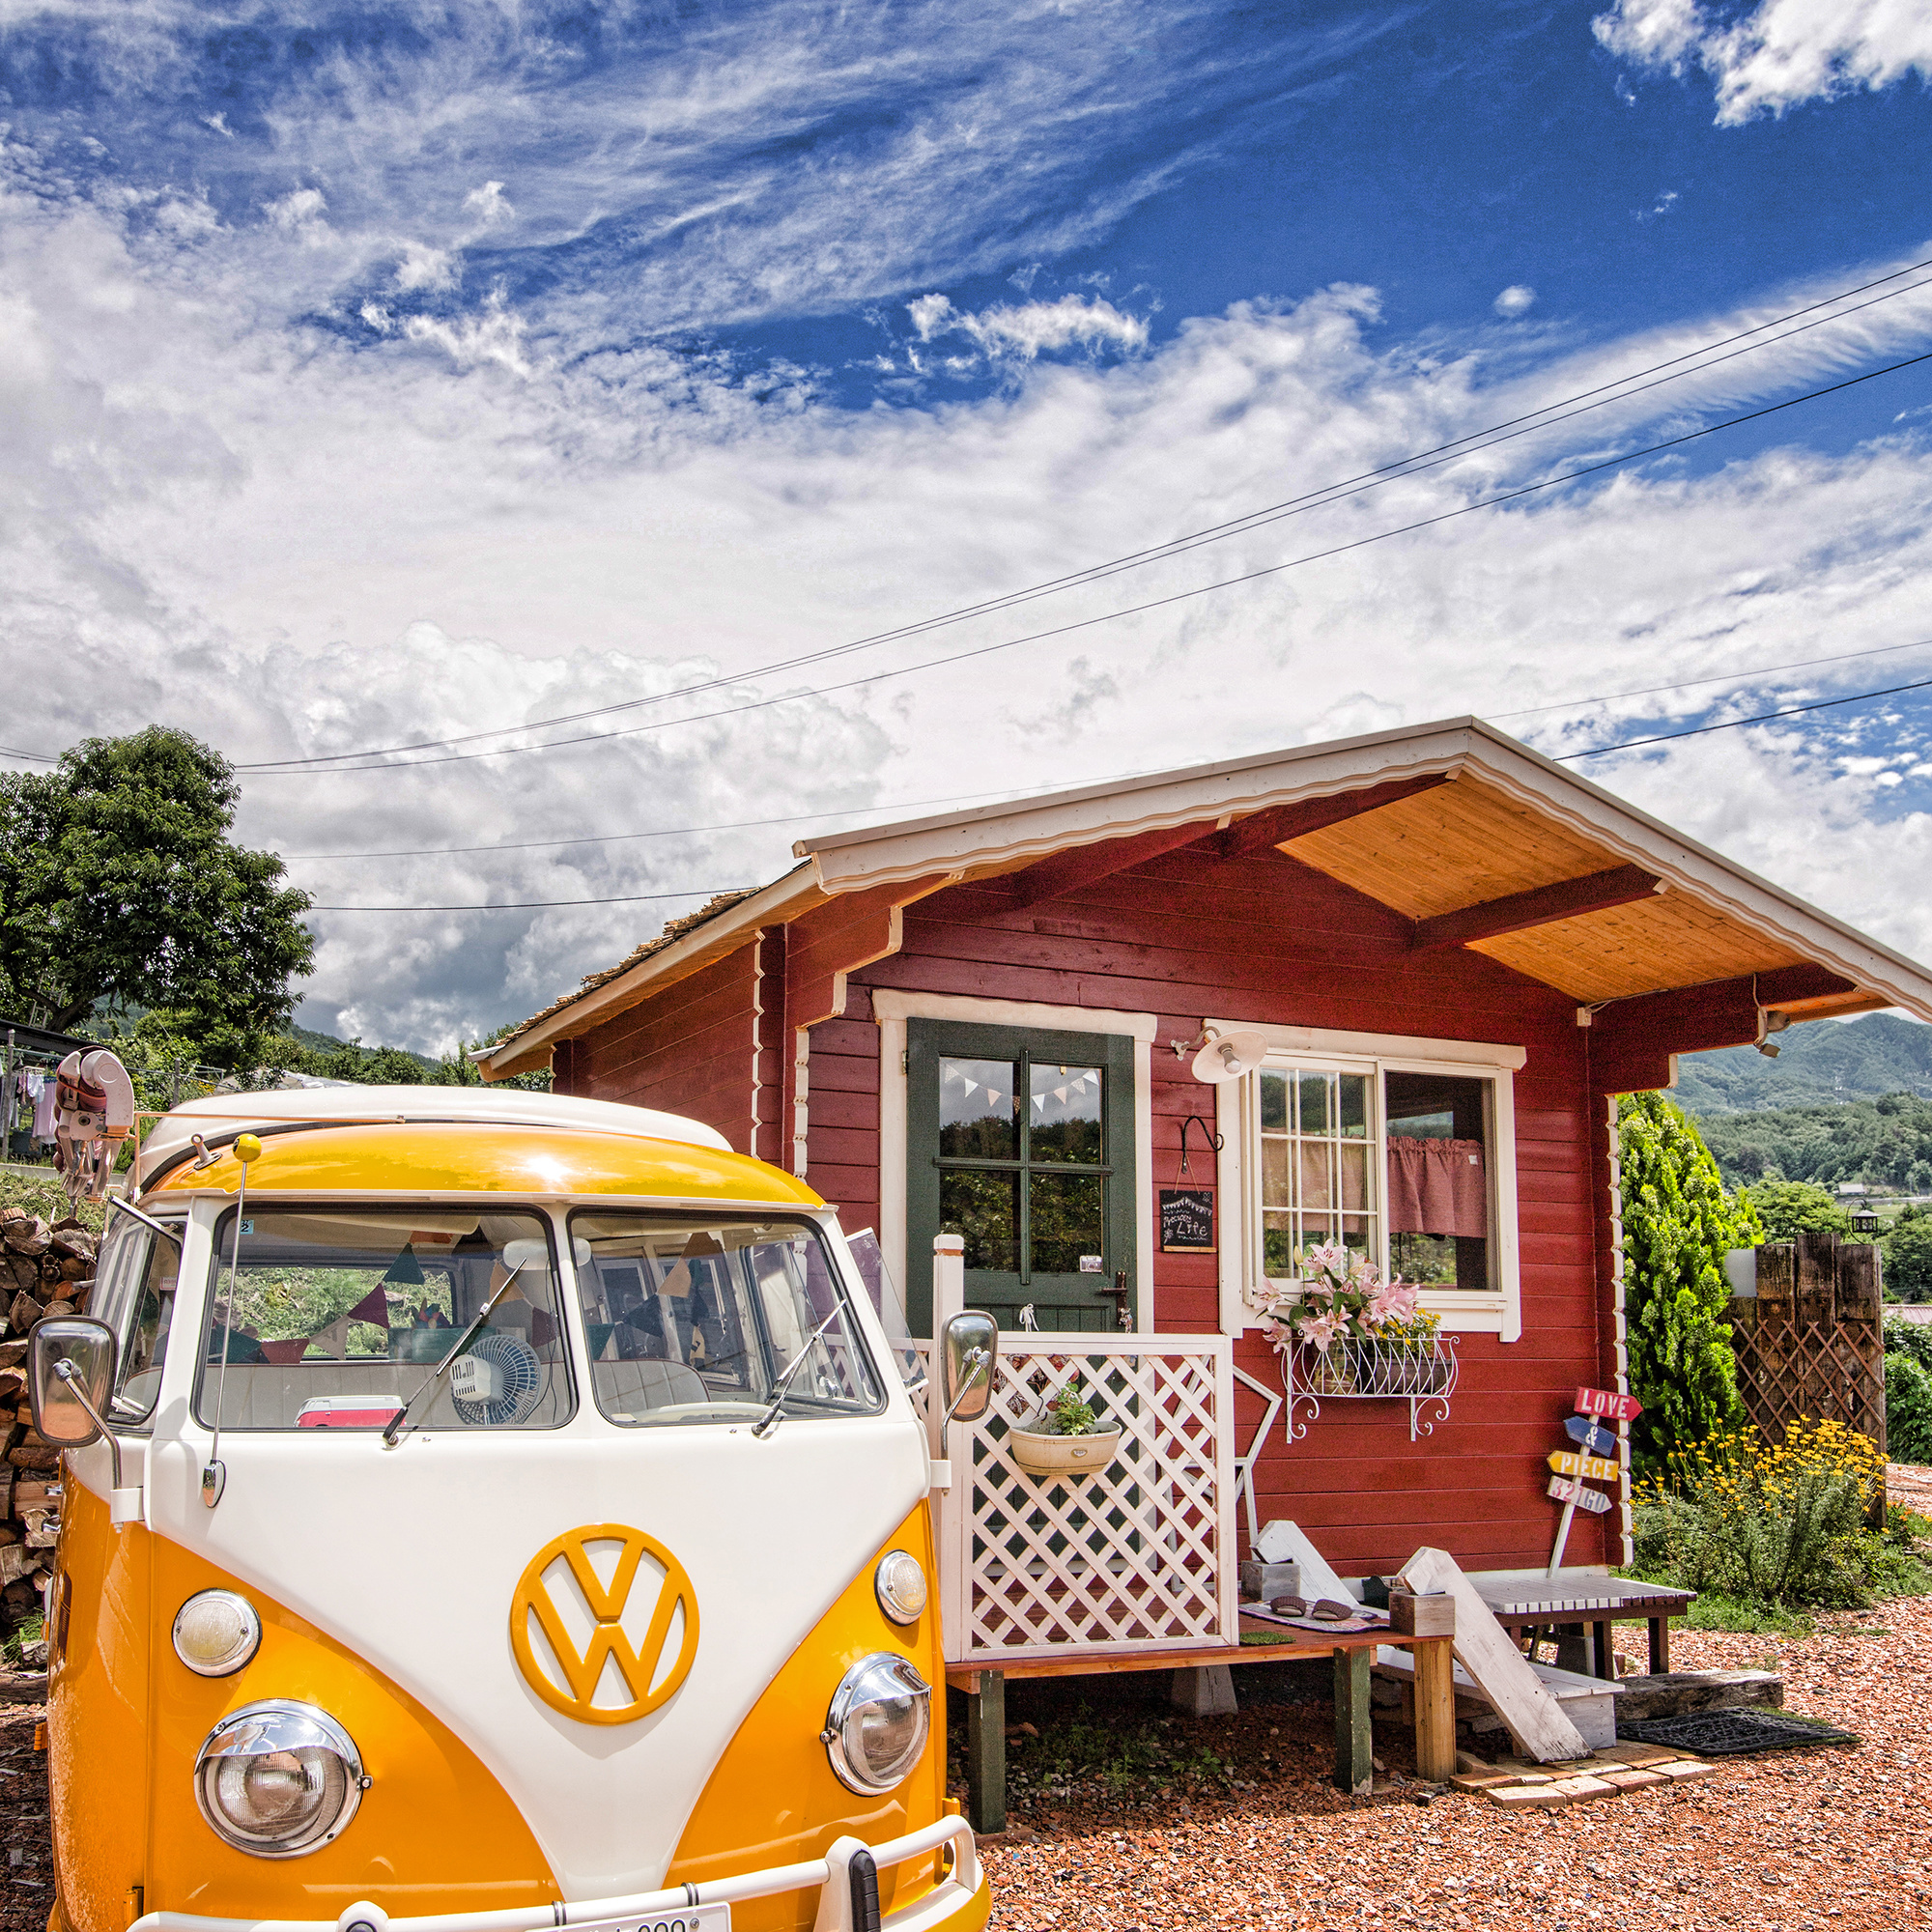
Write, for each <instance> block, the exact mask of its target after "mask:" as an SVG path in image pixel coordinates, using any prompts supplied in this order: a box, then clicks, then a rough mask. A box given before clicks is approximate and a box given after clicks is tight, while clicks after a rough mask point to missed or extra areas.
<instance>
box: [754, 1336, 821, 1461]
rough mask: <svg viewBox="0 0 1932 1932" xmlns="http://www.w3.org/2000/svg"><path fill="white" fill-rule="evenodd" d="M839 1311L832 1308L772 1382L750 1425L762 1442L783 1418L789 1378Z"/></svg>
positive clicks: (802, 1366)
mask: <svg viewBox="0 0 1932 1932" xmlns="http://www.w3.org/2000/svg"><path fill="white" fill-rule="evenodd" d="M838 1315H839V1311H838V1309H836V1308H835V1309H834V1310H833V1311H832V1313H831V1314H830V1315H828V1316H827V1317H826V1318H825V1320H824V1321H821V1322H820V1323H819V1324H818V1326H817V1327H816V1328H814V1329H813V1330H812V1331H811V1333H810V1335H808V1336H807V1337H806V1338H805V1347H804V1348H802V1349H801V1350H799V1351H798V1353H797V1354H795V1355H794V1356H793V1357H792V1358H791V1360H790V1361H789V1362H787V1363H786V1364H785V1366H784V1371H783V1373H782V1374H781V1376H780V1377H779V1378H778V1380H777V1381H776V1382H774V1383H773V1384H772V1399H771V1403H770V1405H769V1406H767V1408H766V1409H765V1412H764V1414H762V1415H761V1416H759V1417H758V1419H757V1421H756V1422H754V1423H753V1425H752V1434H753V1436H755V1437H756V1438H757V1440H758V1441H760V1442H762V1441H763V1440H764V1439H765V1437H766V1436H767V1435H771V1433H772V1432H773V1431H774V1430H775V1429H777V1428H778V1426H779V1424H780V1423H781V1422H782V1421H783V1420H784V1399H785V1391H786V1390H787V1389H789V1388H790V1387H791V1378H792V1377H794V1376H795V1375H797V1374H798V1372H799V1370H801V1369H802V1368H804V1367H805V1358H806V1357H807V1356H808V1355H809V1354H810V1353H811V1351H812V1350H813V1349H815V1348H816V1347H817V1346H818V1338H819V1337H820V1336H821V1335H822V1334H824V1333H825V1331H826V1330H827V1329H828V1328H830V1327H831V1326H832V1324H833V1323H834V1322H835V1321H838Z"/></svg>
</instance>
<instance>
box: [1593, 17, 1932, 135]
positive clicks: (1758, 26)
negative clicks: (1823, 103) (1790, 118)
mask: <svg viewBox="0 0 1932 1932" xmlns="http://www.w3.org/2000/svg"><path fill="white" fill-rule="evenodd" d="M1591 24H1592V26H1593V27H1594V29H1595V32H1596V36H1597V38H1598V40H1599V41H1601V42H1602V43H1604V45H1605V46H1606V47H1607V48H1609V49H1610V51H1611V52H1612V53H1615V54H1619V55H1621V56H1622V57H1623V58H1624V59H1626V60H1629V61H1631V62H1633V63H1634V64H1635V65H1637V66H1641V67H1652V68H1660V69H1662V70H1663V71H1666V72H1669V73H1673V74H1678V75H1682V74H1684V73H1686V72H1688V71H1690V69H1691V68H1692V67H1697V68H1701V69H1703V71H1705V72H1706V73H1708V74H1709V75H1710V76H1711V78H1712V79H1713V81H1714V82H1715V83H1716V85H1717V96H1718V121H1719V125H1720V126H1730V127H1735V126H1737V125H1738V124H1740V123H1742V122H1745V121H1748V120H1750V119H1751V118H1752V116H1754V115H1757V114H1765V113H1770V114H1782V113H1783V112H1784V110H1785V109H1786V108H1788V107H1795V106H1797V105H1798V104H1799V103H1800V102H1802V101H1806V100H1819V99H1833V97H1835V96H1838V95H1843V94H1850V93H1855V92H1857V91H1858V90H1859V89H1861V88H1870V89H1872V90H1874V91H1876V90H1878V89H1880V88H1885V87H1889V86H1891V85H1892V84H1893V83H1894V82H1896V81H1900V80H1903V79H1905V78H1906V77H1907V76H1908V75H1911V74H1914V73H1916V74H1917V75H1918V77H1919V79H1920V80H1932V10H1928V9H1927V8H1925V7H1924V6H1923V5H1920V4H1918V0H1758V4H1757V6H1756V7H1755V8H1752V9H1750V10H1749V11H1747V12H1745V13H1743V14H1735V13H1729V12H1726V13H1719V12H1718V11H1717V10H1715V9H1712V10H1707V9H1705V8H1704V7H1702V6H1699V5H1698V4H1697V0H1617V4H1616V5H1615V6H1614V7H1612V8H1611V9H1610V11H1609V12H1608V13H1605V14H1600V15H1598V17H1597V18H1596V20H1594V21H1593V22H1592V23H1591Z"/></svg>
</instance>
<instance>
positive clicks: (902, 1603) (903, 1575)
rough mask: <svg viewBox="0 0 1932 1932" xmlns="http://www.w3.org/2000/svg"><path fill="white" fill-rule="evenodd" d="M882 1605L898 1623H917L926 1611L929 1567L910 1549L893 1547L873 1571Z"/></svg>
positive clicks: (873, 1583)
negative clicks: (926, 1573) (926, 1579)
mask: <svg viewBox="0 0 1932 1932" xmlns="http://www.w3.org/2000/svg"><path fill="white" fill-rule="evenodd" d="M872 1588H873V1589H874V1590H875V1591H876V1592H877V1593H878V1598H879V1607H880V1609H882V1610H884V1611H885V1613H886V1615H887V1616H889V1617H890V1618H892V1620H893V1622H894V1623H895V1624H916V1623H918V1621H919V1620H920V1618H921V1617H923V1615H924V1614H925V1605H926V1594H927V1593H926V1587H925V1570H924V1567H923V1565H922V1564H921V1562H920V1560H919V1558H918V1557H917V1556H915V1555H914V1554H913V1553H912V1551H911V1550H909V1549H889V1550H888V1551H887V1552H886V1553H885V1555H883V1556H882V1557H880V1558H879V1567H878V1568H877V1569H876V1570H875V1571H874V1572H873V1573H872Z"/></svg>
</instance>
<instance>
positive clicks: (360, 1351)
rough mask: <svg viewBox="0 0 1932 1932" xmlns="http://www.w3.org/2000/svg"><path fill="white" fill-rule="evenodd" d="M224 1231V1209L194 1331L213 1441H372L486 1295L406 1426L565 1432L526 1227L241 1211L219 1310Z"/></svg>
mask: <svg viewBox="0 0 1932 1932" xmlns="http://www.w3.org/2000/svg"><path fill="white" fill-rule="evenodd" d="M236 1234H237V1229H236V1219H235V1212H234V1210H233V1209H232V1208H231V1209H230V1210H229V1211H228V1212H227V1213H226V1214H224V1215H223V1216H222V1218H221V1220H220V1221H219V1222H218V1223H217V1224H216V1229H215V1240H214V1263H213V1270H214V1272H213V1282H212V1284H211V1292H210V1293H209V1296H208V1312H207V1314H206V1316H205V1317H204V1319H203V1326H202V1350H201V1365H200V1376H199V1380H198V1386H197V1389H196V1398H195V1413H196V1415H197V1416H198V1417H199V1419H200V1420H201V1421H202V1422H203V1423H205V1424H211V1425H212V1424H213V1421H214V1415H215V1408H216V1406H217V1403H218V1405H219V1406H220V1410H221V1425H222V1427H223V1428H224V1429H242V1430H246V1429H381V1428H382V1427H383V1426H384V1424H385V1423H387V1422H388V1421H389V1420H390V1418H391V1417H392V1416H393V1415H394V1414H395V1412H396V1411H397V1409H399V1408H400V1407H401V1406H402V1405H403V1404H404V1402H405V1401H407V1400H408V1399H409V1397H410V1396H411V1395H412V1394H413V1393H414V1392H415V1390H416V1388H417V1386H418V1385H419V1384H420V1383H421V1382H422V1381H423V1379H424V1378H425V1377H427V1376H428V1375H429V1374H430V1372H431V1370H432V1369H434V1368H435V1367H436V1366H437V1364H438V1363H440V1361H441V1360H442V1359H443V1357H444V1356H445V1355H447V1354H448V1353H449V1351H450V1350H451V1349H453V1348H454V1347H455V1346H456V1344H457V1343H458V1341H459V1340H461V1339H462V1336H463V1332H464V1330H465V1329H466V1328H467V1327H468V1326H469V1323H470V1322H471V1321H473V1320H474V1319H475V1317H476V1315H477V1314H478V1312H479V1311H480V1310H481V1309H482V1308H483V1306H484V1305H485V1304H486V1303H487V1302H488V1301H489V1299H490V1297H491V1296H492V1295H493V1294H495V1293H497V1291H498V1290H499V1289H501V1290H502V1291H503V1292H502V1293H501V1295H500V1297H499V1298H498V1299H497V1304H496V1306H495V1307H494V1308H492V1309H491V1311H490V1319H489V1321H487V1322H486V1323H485V1324H484V1325H483V1327H482V1328H480V1329H479V1330H478V1331H477V1333H476V1334H475V1335H473V1336H472V1337H471V1338H470V1339H469V1342H468V1343H467V1344H466V1345H465V1347H464V1350H463V1352H462V1354H461V1355H460V1356H459V1357H458V1359H457V1360H456V1361H455V1362H453V1363H451V1365H450V1367H449V1371H448V1373H447V1374H446V1375H445V1376H443V1378H441V1380H440V1382H439V1383H438V1384H437V1386H436V1388H435V1389H434V1390H433V1391H431V1392H428V1393H426V1394H425V1395H424V1397H423V1399H422V1401H420V1402H419V1403H417V1404H416V1406H415V1407H414V1408H413V1409H412V1411H411V1418H412V1422H413V1424H414V1425H415V1427H416V1428H418V1429H489V1428H498V1429H502V1428H522V1429H554V1428H555V1427H556V1426H557V1425H558V1424H559V1423H562V1422H564V1421H566V1420H568V1418H569V1416H570V1413H571V1410H572V1407H573V1406H574V1405H573V1403H572V1399H571V1387H570V1371H569V1367H568V1364H567V1362H566V1359H565V1350H564V1346H563V1335H562V1329H561V1323H560V1322H559V1321H558V1320H557V1309H556V1291H555V1277H554V1263H553V1260H552V1255H551V1243H550V1231H549V1228H548V1226H547V1224H546V1223H545V1222H544V1221H543V1220H542V1219H541V1218H540V1217H539V1216H538V1215H536V1214H534V1213H529V1212H522V1213H519V1212H516V1211H510V1212H490V1213H479V1212H478V1211H476V1210H475V1209H473V1208H471V1209H467V1210H466V1209H451V1208H386V1207H383V1208H378V1207H366V1208H365V1207H362V1206H360V1205H354V1206H343V1207H333V1208H326V1207H317V1208H284V1207H282V1206H281V1205H279V1204H277V1205H276V1206H275V1207H274V1208H270V1209H267V1210H258V1209H254V1208H251V1209H250V1210H249V1212H248V1214H247V1215H246V1216H245V1217H244V1218H243V1219H242V1221H241V1230H240V1234H241V1251H240V1253H241V1259H240V1264H239V1265H238V1266H237V1268H236V1271H235V1292H234V1296H233V1301H232V1304H231V1301H230V1296H229V1260H230V1257H231V1255H232V1254H234V1252H235V1246H234V1244H235V1240H236ZM512 1277H514V1278H512ZM506 1283H507V1284H508V1285H507V1286H505V1284H506ZM224 1358H225V1359H224Z"/></svg>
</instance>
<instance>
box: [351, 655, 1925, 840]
mask: <svg viewBox="0 0 1932 1932" xmlns="http://www.w3.org/2000/svg"><path fill="white" fill-rule="evenodd" d="M1928 644H1932V638H1915V639H1913V640H1912V641H1911V642H1910V643H1909V644H1874V645H1872V647H1871V648H1870V649H1869V650H1863V651H1839V652H1838V653H1837V654H1836V655H1835V656H1833V657H1829V658H1800V659H1799V660H1798V662H1797V663H1796V664H1783V665H1759V666H1758V667H1757V668H1756V669H1754V670H1733V671H1726V672H1724V673H1723V674H1722V675H1720V676H1718V677H1687V678H1684V679H1682V680H1681V681H1680V682H1678V683H1676V684H1647V685H1645V686H1644V687H1643V688H1642V689H1641V690H1639V691H1606V692H1602V693H1600V694H1599V695H1598V696H1595V697H1566V698H1560V699H1558V701H1557V702H1556V703H1554V704H1531V705H1526V706H1525V707H1524V708H1523V709H1522V710H1520V711H1491V712H1486V713H1485V714H1484V715H1485V716H1486V717H1488V718H1490V719H1491V720H1492V721H1495V722H1500V721H1501V720H1502V719H1505V718H1539V717H1541V716H1542V715H1543V713H1544V712H1546V711H1577V710H1580V709H1581V708H1582V707H1583V706H1584V705H1586V704H1615V703H1617V702H1619V701H1620V700H1621V699H1623V698H1626V697H1656V696H1659V695H1660V694H1661V693H1662V692H1666V691H1696V690H1699V689H1700V688H1701V687H1703V686H1704V685H1707V684H1745V683H1748V682H1749V681H1750V680H1751V679H1752V678H1757V677H1776V676H1777V675H1778V674H1779V673H1780V672H1782V671H1787V670H1814V669H1816V668H1817V667H1818V666H1819V665H1834V664H1846V663H1848V662H1849V661H1850V660H1851V659H1853V658H1883V657H1890V656H1891V655H1893V654H1894V653H1895V652H1898V651H1922V650H1923V649H1925V647H1926V646H1927V645H1928ZM1578 755H1582V754H1581V753H1579V754H1578ZM371 856H372V857H375V856H379V855H375V854H372V855H371Z"/></svg>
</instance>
